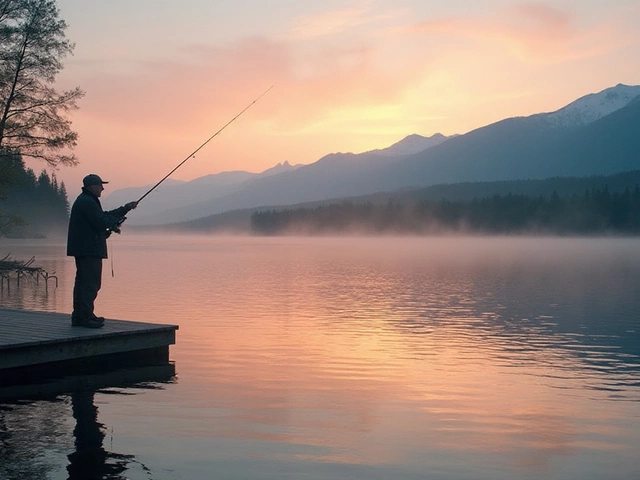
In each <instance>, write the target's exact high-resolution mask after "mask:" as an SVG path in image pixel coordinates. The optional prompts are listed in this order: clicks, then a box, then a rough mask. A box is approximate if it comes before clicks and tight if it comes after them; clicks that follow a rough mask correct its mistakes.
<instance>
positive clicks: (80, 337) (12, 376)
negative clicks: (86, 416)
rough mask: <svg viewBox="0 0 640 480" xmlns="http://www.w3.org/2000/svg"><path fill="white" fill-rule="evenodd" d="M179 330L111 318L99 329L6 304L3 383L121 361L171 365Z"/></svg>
mask: <svg viewBox="0 0 640 480" xmlns="http://www.w3.org/2000/svg"><path fill="white" fill-rule="evenodd" d="M176 330H178V326H177V325H162V324H152V323H143V322H131V321H124V320H111V319H107V320H106V321H105V324H104V326H103V327H102V328H99V329H91V328H83V327H72V326H71V316H70V315H69V314H62V313H51V312H35V311H27V310H8V309H1V308H0V386H4V385H7V384H9V383H15V382H16V381H19V380H20V379H21V378H24V377H25V373H26V372H28V376H29V378H30V380H33V379H35V378H36V377H37V376H46V375H49V374H51V373H57V374H58V375H59V374H60V372H61V371H63V372H64V373H69V372H71V371H72V370H73V369H77V368H80V370H81V371H82V372H85V373H86V372H88V371H89V370H88V368H90V367H99V366H103V367H104V366H107V365H108V366H114V365H116V364H120V363H122V364H131V363H132V362H134V363H135V364H136V365H138V366H139V365H141V364H146V365H159V364H163V363H164V364H166V363H168V361H169V345H173V344H175V342H176ZM34 373H37V375H35V376H34Z"/></svg>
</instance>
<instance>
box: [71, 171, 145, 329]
mask: <svg viewBox="0 0 640 480" xmlns="http://www.w3.org/2000/svg"><path fill="white" fill-rule="evenodd" d="M82 183H83V187H82V193H81V194H80V195H79V196H78V198H76V200H75V202H74V203H73V206H72V207H71V217H70V218H69V231H68V236H67V255H68V256H71V257H75V262H76V278H75V283H74V286H73V313H72V314H71V325H73V326H80V327H87V328H100V327H102V326H103V325H104V318H103V317H98V316H96V315H95V313H94V303H95V300H96V298H97V296H98V291H99V290H100V287H101V284H102V260H103V259H105V258H107V238H108V237H109V236H110V235H111V233H112V232H116V233H120V225H122V223H123V222H124V221H125V220H126V217H125V215H126V214H127V212H129V211H130V210H132V209H134V208H136V207H137V206H138V202H129V203H127V204H126V205H123V206H122V207H118V208H116V209H115V210H110V211H107V212H105V211H103V210H102V205H101V204H100V200H99V198H100V195H101V194H102V191H103V190H104V187H103V184H105V183H109V182H105V181H104V180H102V179H101V178H100V177H99V176H98V175H96V174H94V173H92V174H90V175H87V176H86V177H84V179H83V180H82Z"/></svg>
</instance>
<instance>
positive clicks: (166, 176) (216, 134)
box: [137, 85, 274, 203]
mask: <svg viewBox="0 0 640 480" xmlns="http://www.w3.org/2000/svg"><path fill="white" fill-rule="evenodd" d="M273 87H274V85H271V86H270V87H269V88H267V89H266V90H265V91H264V92H263V93H262V95H260V96H259V97H258V98H256V99H255V100H254V101H253V102H251V103H250V104H249V105H247V106H246V107H245V108H243V109H242V110H241V111H240V113H238V114H237V115H236V116H235V117H233V118H232V119H231V120H229V121H228V122H227V123H226V124H225V125H224V126H223V127H222V128H221V129H220V130H218V131H217V132H216V133H214V134H213V135H211V136H210V137H209V138H208V139H207V140H206V141H205V142H204V143H203V144H202V145H200V146H199V147H198V148H196V149H195V150H194V151H193V152H191V153H190V154H189V155H187V157H186V158H185V159H184V160H182V161H181V162H180V163H179V164H178V165H176V166H175V167H174V168H173V170H171V171H170V172H169V173H167V174H166V175H165V176H164V177H163V178H162V179H161V180H160V181H159V182H158V183H156V184H155V185H154V186H153V187H151V188H150V189H149V191H147V193H145V194H144V195H142V196H141V197H140V198H139V199H138V202H137V203H140V202H141V201H142V200H143V199H144V197H146V196H147V195H149V194H150V193H151V192H153V191H154V190H155V189H156V188H157V187H158V185H160V184H161V183H162V182H164V181H165V180H166V179H167V178H169V177H170V176H171V174H172V173H173V172H175V171H176V170H178V169H179V168H180V167H181V166H182V165H184V164H185V163H187V161H188V160H189V159H191V158H194V157H195V155H196V153H198V152H199V151H200V149H202V148H203V147H204V146H205V145H206V144H207V143H209V142H210V141H211V140H213V139H214V138H215V137H217V136H218V134H220V132H222V131H223V130H224V129H225V128H227V127H228V126H229V125H231V124H232V123H233V122H234V121H235V119H236V118H238V117H239V116H240V115H242V114H243V113H244V112H246V111H247V110H249V108H250V107H251V106H252V105H253V104H254V103H256V102H257V101H258V100H260V99H261V98H262V97H264V96H265V95H266V94H267V92H269V90H271V89H272V88H273Z"/></svg>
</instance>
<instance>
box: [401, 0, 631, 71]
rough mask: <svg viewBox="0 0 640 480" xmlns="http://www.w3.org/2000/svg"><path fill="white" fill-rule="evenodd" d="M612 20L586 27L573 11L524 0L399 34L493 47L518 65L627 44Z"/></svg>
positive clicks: (600, 51) (420, 25)
mask: <svg viewBox="0 0 640 480" xmlns="http://www.w3.org/2000/svg"><path fill="white" fill-rule="evenodd" d="M610 22H611V21H610V20H602V22H601V23H600V24H598V25H596V26H590V27H589V28H586V27H584V26H581V25H580V22H579V18H578V16H577V14H576V13H575V12H570V11H564V10H561V9H559V8H556V7H553V6H551V5H550V4H546V3H541V2H528V3H521V4H519V5H516V6H513V7H509V8H507V9H503V10H500V11H496V12H495V13H494V14H491V13H488V14H485V15H482V16H479V15H476V16H458V17H448V18H444V19H436V20H433V21H428V22H421V23H416V24H414V25H411V26H409V27H407V28H405V29H403V31H404V32H405V33H411V34H420V35H440V36H445V37H450V38H457V39H458V40H460V39H468V40H471V41H472V42H473V44H471V45H469V44H464V48H475V49H488V48H491V49H494V48H495V47H496V45H497V46H501V47H502V49H503V50H504V51H505V52H510V53H511V54H512V55H514V56H516V57H517V58H519V59H520V60H521V61H525V62H529V63H542V64H544V63H557V62H562V61H567V60H575V59H579V58H585V57H589V56H594V55H602V54H604V53H607V52H609V51H611V50H614V49H616V48H619V47H620V46H621V45H623V44H625V43H626V42H628V41H629V36H628V35H623V34H621V32H616V29H615V28H614V27H613V26H612V24H611V23H610ZM450 44H455V42H451V43H450Z"/></svg>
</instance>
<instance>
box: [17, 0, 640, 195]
mask: <svg viewBox="0 0 640 480" xmlns="http://www.w3.org/2000/svg"><path fill="white" fill-rule="evenodd" d="M58 5H59V8H60V16H61V17H62V18H63V19H65V21H66V22H67V23H68V25H69V28H68V30H67V37H68V39H69V40H70V41H72V42H74V43H75V45H76V48H75V53H74V55H73V56H72V57H69V58H67V59H66V61H65V68H64V70H63V71H62V73H61V74H60V76H59V77H58V82H57V88H58V89H59V90H62V89H66V88H71V87H74V86H80V87H81V88H82V89H83V90H85V92H86V96H85V97H84V98H83V99H82V100H81V101H80V103H79V106H80V109H79V110H78V111H77V112H74V113H73V116H72V120H73V128H74V130H75V131H77V132H78V133H79V142H78V146H77V148H76V155H77V156H78V158H79V160H80V165H79V166H77V167H73V168H68V167H65V168H61V169H60V170H59V171H58V172H56V174H57V176H58V178H59V180H62V181H64V182H65V184H66V186H67V190H68V191H69V192H70V194H71V196H73V194H74V193H75V192H76V191H77V189H78V188H79V184H80V180H81V178H82V177H83V176H84V175H86V174H87V173H90V172H94V173H98V174H100V175H101V176H103V177H104V178H105V179H107V180H109V181H111V182H112V183H111V184H110V187H111V188H112V189H117V188H124V187H129V186H142V185H149V184H153V183H155V182H156V181H157V180H159V179H160V178H162V177H163V176H164V175H165V174H166V173H168V172H169V171H170V170H171V169H172V168H173V167H174V166H175V165H177V164H178V163H179V162H180V161H182V160H183V159H184V158H185V157H186V155H188V154H189V153H190V152H191V151H193V150H195V148H197V147H198V146H199V145H200V144H201V143H202V142H204V141H205V140H206V139H207V138H208V137H209V136H210V135H212V134H213V133H214V132H215V131H217V130H218V129H219V128H220V127H222V126H223V125H224V124H225V123H226V122H228V121H229V120H230V119H231V118H233V117H234V116H235V115H236V114H237V113H238V112H239V111H240V110H242V109H243V108H244V107H246V106H247V105H248V104H250V103H251V102H252V101H253V100H254V99H256V98H257V97H258V96H259V95H260V94H261V93H262V92H264V91H265V90H266V89H267V88H268V87H269V86H271V85H275V86H274V88H273V90H271V91H270V92H269V93H268V94H267V95H266V96H265V97H264V98H262V99H261V100H260V101H259V102H257V103H256V104H255V105H253V106H252V107H251V109H249V110H248V111H247V112H246V113H245V114H243V115H242V116H241V117H240V118H239V119H238V120H236V121H235V122H234V123H233V124H232V125H231V126H229V127H228V128H227V129H226V130H225V131H224V132H223V133H222V134H220V136H219V137H217V138H216V139H215V140H214V141H213V142H211V143H210V144H209V145H207V147H206V148H205V149H203V150H202V151H201V152H200V154H199V155H198V156H197V157H196V158H195V159H193V160H190V161H189V162H188V163H186V164H185V165H184V167H182V168H181V169H180V170H178V171H177V172H176V173H175V174H174V175H173V176H172V178H176V179H181V180H191V179H194V178H197V177H200V176H203V175H208V174H211V173H218V172H221V171H230V170H247V171H252V172H260V171H263V170H265V169H267V168H270V167H272V166H273V165H275V164H277V163H279V162H284V161H289V162H290V163H292V164H298V163H302V164H309V163H313V162H315V161H316V160H318V159H319V158H321V157H322V156H324V155H326V154H328V153H333V152H354V153H359V152H363V151H367V150H373V149H376V148H384V147H387V146H389V145H391V144H393V143H395V142H397V141H399V140H401V139H402V138H404V137H405V136H407V135H410V134H413V133H417V134H420V135H424V136H430V135H433V134H435V133H438V132H440V133H443V134H445V135H451V134H456V133H458V134H462V133H466V132H468V131H470V130H473V129H475V128H478V127H482V126H484V125H487V124H490V123H493V122H495V121H498V120H501V119H503V118H506V117H513V116H524V115H530V114H533V113H540V112H545V111H553V110H557V109H558V108H561V107H563V106H564V105H566V104H568V103H570V102H572V101H573V100H575V99H577V98H579V97H581V96H583V95H586V94H589V93H595V92H598V91H601V90H603V89H605V88H608V87H612V86H614V85H616V84H618V83H624V84H630V85H637V84H640V62H639V61H638V51H640V29H638V28H637V26H638V24H639V21H640V5H639V4H638V2H637V1H636V0H619V1H617V2H584V1H582V0H561V1H555V2H535V1H522V2H519V1H514V2H504V1H498V0H482V1H476V2H468V1H464V0H447V1H446V2H445V1H435V2H424V1H422V0H411V1H409V0H398V1H393V2H391V1H388V0H386V1H385V0H354V1H348V0H347V1H330V2H320V3H316V4H310V3H309V2H296V1H294V0H271V1H269V2H262V1H259V0H252V1H249V2H206V1H204V0H186V1H184V2H158V1H155V0H137V1H136V2H129V1H126V0H113V1H110V2H98V3H96V2H92V3H91V4H90V5H89V4H88V3H85V2H78V1H76V0H59V1H58ZM27 164H28V166H30V167H31V168H33V169H34V170H36V173H38V172H39V171H40V170H41V169H43V168H44V167H45V165H44V164H41V163H34V162H30V161H27Z"/></svg>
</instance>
